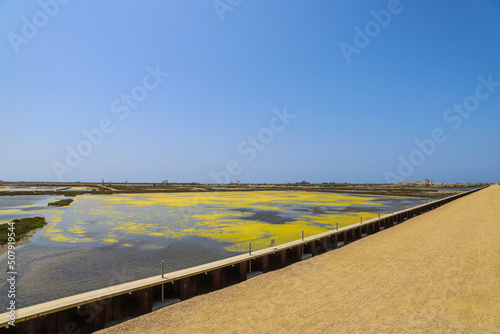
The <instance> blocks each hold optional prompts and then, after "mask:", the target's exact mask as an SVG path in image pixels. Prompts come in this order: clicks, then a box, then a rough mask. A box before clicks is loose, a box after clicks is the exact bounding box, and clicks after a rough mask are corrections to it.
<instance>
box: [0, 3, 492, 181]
mask: <svg viewBox="0 0 500 334" xmlns="http://www.w3.org/2000/svg"><path fill="white" fill-rule="evenodd" d="M0 36H1V37H2V38H1V40H0V57H1V63H0V64H1V65H0V66H1V67H0V115H1V122H0V180H4V181H22V180H25V181H100V180H101V179H102V178H104V179H105V180H106V181H109V182H123V181H126V180H127V181H129V182H160V181H162V180H166V179H168V180H169V181H170V182H227V181H231V182H235V180H236V179H239V180H240V181H241V182H298V181H302V180H307V181H309V182H397V181H423V180H425V179H426V178H428V179H431V180H434V181H437V182H455V181H458V182H478V181H479V182H499V181H500V154H499V153H500V152H499V151H500V150H499V149H500V131H499V130H500V2H498V1H497V0H491V1H487V0H480V1H472V0H471V1H456V0H454V1H451V0H449V1H434V0H432V1H431V0H428V1H410V0H401V1H395V0H390V1H385V0H384V1H339V0H337V1H331V0H328V1H319V0H318V1H309V0H303V1H297V0H281V1H270V0H251V1H250V0H243V1H240V0H216V1H211V0H207V1H205V0H203V1H202V0H199V1H194V0H191V1H181V0H179V1H123V0H120V1H118V0H115V1H97V0H88V1H67V0H64V1H63V0H41V1H14V0H11V1H2V2H1V3H0Z"/></svg>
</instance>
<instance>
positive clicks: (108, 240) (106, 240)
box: [102, 238, 118, 243]
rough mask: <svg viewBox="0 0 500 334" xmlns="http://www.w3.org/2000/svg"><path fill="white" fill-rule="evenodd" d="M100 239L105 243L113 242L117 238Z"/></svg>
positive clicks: (116, 240)
mask: <svg viewBox="0 0 500 334" xmlns="http://www.w3.org/2000/svg"><path fill="white" fill-rule="evenodd" d="M102 241H103V242H105V243H115V242H118V239H113V238H105V239H102Z"/></svg>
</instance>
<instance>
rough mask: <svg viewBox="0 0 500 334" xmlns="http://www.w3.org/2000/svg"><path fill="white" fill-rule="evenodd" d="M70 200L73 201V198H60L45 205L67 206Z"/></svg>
mask: <svg viewBox="0 0 500 334" xmlns="http://www.w3.org/2000/svg"><path fill="white" fill-rule="evenodd" d="M71 202H73V200H72V199H71V198H66V199H62V200H60V201H57V202H51V203H49V204H47V205H48V206H68V205H70V204H71Z"/></svg>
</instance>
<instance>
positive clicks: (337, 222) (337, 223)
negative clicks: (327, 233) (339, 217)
mask: <svg viewBox="0 0 500 334" xmlns="http://www.w3.org/2000/svg"><path fill="white" fill-rule="evenodd" d="M338 230H339V223H338V222H337V231H338Z"/></svg>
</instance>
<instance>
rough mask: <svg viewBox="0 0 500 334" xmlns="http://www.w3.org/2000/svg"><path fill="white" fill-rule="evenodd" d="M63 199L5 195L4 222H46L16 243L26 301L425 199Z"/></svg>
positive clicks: (1, 201)
mask: <svg viewBox="0 0 500 334" xmlns="http://www.w3.org/2000/svg"><path fill="white" fill-rule="evenodd" d="M61 198H63V197H61V196H12V197H11V196H1V197H0V209H1V211H0V222H2V221H10V220H11V219H13V218H22V217H27V216H37V215H41V216H44V217H46V219H47V221H48V222H49V223H48V225H47V226H46V227H45V228H44V229H43V230H41V231H39V232H38V233H36V234H35V236H33V237H32V238H31V239H30V243H29V244H26V245H20V246H18V247H17V249H16V262H17V271H18V275H19V276H18V280H17V284H18V294H17V303H18V306H19V307H25V306H29V305H33V304H37V303H40V302H44V301H49V300H52V299H57V298H61V297H65V296H68V295H72V294H77V293H82V292H86V291H90V290H94V289H98V288H103V287H106V286H110V285H114V284H118V283H124V282H128V281H132V280H136V279H140V278H145V277H149V276H152V275H157V274H159V273H160V261H162V260H163V261H165V268H166V272H168V271H174V270H179V269H183V268H187V267H191V266H194V265H199V264H203V263H207V262H211V261H215V260H219V259H222V258H225V257H229V256H233V255H236V254H239V253H241V252H245V251H246V250H247V249H248V243H249V242H251V243H252V249H254V250H255V249H261V248H265V247H268V246H270V243H271V240H274V241H275V243H276V244H280V243H284V242H288V241H292V240H297V239H300V237H301V234H302V231H304V234H305V235H306V236H308V235H313V234H317V233H321V232H324V231H327V230H330V229H334V228H335V227H336V223H339V227H342V226H345V225H349V224H352V223H357V222H359V220H360V217H362V218H363V220H367V219H370V218H373V217H376V216H377V214H378V213H379V212H380V213H382V214H383V213H390V212H392V211H398V210H401V209H404V208H407V207H411V206H415V205H419V204H422V203H425V202H427V201H428V200H425V199H415V198H402V197H376V196H362V195H345V194H325V193H313V192H285V191H281V192H266V191H262V192H260V191H259V192H217V193H182V194H115V195H81V196H77V197H75V198H74V202H73V203H72V204H71V205H70V206H69V207H62V208H57V207H47V203H48V202H51V201H54V200H59V199H61ZM0 266H2V267H3V268H6V256H5V254H4V255H2V256H0ZM6 292H7V285H6V282H4V281H3V280H2V281H0V294H1V295H4V294H6ZM2 306H3V305H2Z"/></svg>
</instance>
